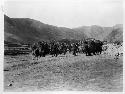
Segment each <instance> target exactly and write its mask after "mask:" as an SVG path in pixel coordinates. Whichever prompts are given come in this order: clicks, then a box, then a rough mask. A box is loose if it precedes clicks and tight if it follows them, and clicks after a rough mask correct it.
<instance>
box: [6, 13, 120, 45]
mask: <svg viewBox="0 0 125 94" xmlns="http://www.w3.org/2000/svg"><path fill="white" fill-rule="evenodd" d="M116 26H117V27H120V26H121V25H119V24H118V25H116ZM116 26H115V27H116ZM112 31H113V27H101V26H98V25H92V26H82V27H78V28H72V29H71V28H67V27H57V26H53V25H49V24H44V23H42V22H40V21H37V20H34V19H30V18H10V17H8V16H6V15H4V41H6V42H14V43H30V44H31V43H34V42H38V41H50V40H57V41H58V40H62V39H68V40H71V39H75V40H81V39H86V38H95V39H99V40H102V41H103V40H107V39H108V38H109V37H108V35H109V34H110V33H111V32H112ZM110 36H111V35H110ZM119 37H120V36H119Z"/></svg>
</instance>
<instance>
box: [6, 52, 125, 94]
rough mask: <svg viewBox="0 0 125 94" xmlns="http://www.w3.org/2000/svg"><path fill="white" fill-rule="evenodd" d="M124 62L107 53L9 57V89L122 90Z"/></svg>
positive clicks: (7, 58)
mask: <svg viewBox="0 0 125 94" xmlns="http://www.w3.org/2000/svg"><path fill="white" fill-rule="evenodd" d="M122 71H123V61H122V57H121V58H119V59H118V60H116V59H114V57H109V56H106V55H98V56H87V57H86V56H85V55H83V54H80V55H78V56H73V55H70V54H67V56H63V55H60V56H58V57H51V56H47V57H43V58H40V59H39V60H38V61H36V60H32V57H31V56H30V55H20V56H5V62H4V90H5V91H45V90H81V91H105V92H118V91H122V88H123V86H122V85H123V82H122V77H123V75H122V74H123V72H122Z"/></svg>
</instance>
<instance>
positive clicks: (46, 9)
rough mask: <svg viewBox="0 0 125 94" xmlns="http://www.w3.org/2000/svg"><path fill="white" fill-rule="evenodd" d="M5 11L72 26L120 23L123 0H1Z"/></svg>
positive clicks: (20, 16) (58, 24)
mask: <svg viewBox="0 0 125 94" xmlns="http://www.w3.org/2000/svg"><path fill="white" fill-rule="evenodd" d="M4 13H5V14H6V15H7V16H9V17H12V18H31V19H35V20H38V21H41V22H43V23H45V24H50V25H55V26H59V27H68V28H75V27H79V26H91V25H100V26H114V25H116V24H122V23H123V2H122V0H4Z"/></svg>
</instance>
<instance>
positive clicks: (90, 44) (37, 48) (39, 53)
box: [31, 39, 103, 58]
mask: <svg viewBox="0 0 125 94" xmlns="http://www.w3.org/2000/svg"><path fill="white" fill-rule="evenodd" d="M102 45H103V42H101V41H100V40H95V39H86V40H84V41H77V42H69V43H68V42H59V41H52V42H45V41H42V42H38V43H34V44H33V45H32V47H31V49H32V54H33V56H35V57H37V58H38V57H45V56H46V55H52V56H55V57H57V56H58V55H59V54H63V55H65V54H66V53H67V52H69V53H72V54H73V55H74V56H77V54H78V53H84V54H86V56H91V55H96V54H101V52H102Z"/></svg>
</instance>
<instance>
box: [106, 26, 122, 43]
mask: <svg viewBox="0 0 125 94" xmlns="http://www.w3.org/2000/svg"><path fill="white" fill-rule="evenodd" d="M104 40H106V41H108V42H116V41H118V42H123V25H122V24H117V25H115V26H114V27H113V30H112V32H111V33H110V34H109V35H108V36H106V38H105V39H104Z"/></svg>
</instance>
